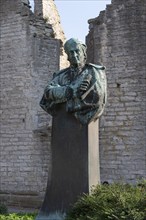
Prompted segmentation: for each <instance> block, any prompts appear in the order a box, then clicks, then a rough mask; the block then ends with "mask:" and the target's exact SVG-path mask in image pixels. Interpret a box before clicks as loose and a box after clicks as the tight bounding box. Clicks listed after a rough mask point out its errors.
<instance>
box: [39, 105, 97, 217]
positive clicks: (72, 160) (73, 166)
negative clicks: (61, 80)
mask: <svg viewBox="0 0 146 220" xmlns="http://www.w3.org/2000/svg"><path fill="white" fill-rule="evenodd" d="M98 149H99V148H98V120H97V121H96V122H91V123H90V124H89V125H81V124H80V123H79V122H78V121H77V120H76V118H75V117H74V116H73V115H72V114H71V113H67V112H66V110H65V105H64V104H61V105H59V108H58V109H57V112H56V115H55V116H54V118H53V126H52V171H51V181H48V185H47V190H46V195H45V199H44V202H43V205H42V208H41V210H40V214H39V215H38V217H37V219H36V220H62V219H64V217H65V213H66V211H67V210H69V209H70V207H71V206H72V205H73V204H74V203H75V202H76V201H77V199H78V197H79V196H81V195H82V194H83V193H89V191H90V188H91V186H92V185H96V184H97V183H99V181H100V177H99V152H98Z"/></svg>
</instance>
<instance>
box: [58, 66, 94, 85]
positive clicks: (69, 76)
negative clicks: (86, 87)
mask: <svg viewBox="0 0 146 220" xmlns="http://www.w3.org/2000/svg"><path fill="white" fill-rule="evenodd" d="M89 72H90V71H89V70H88V69H85V70H83V71H82V72H81V73H79V74H77V73H75V72H71V71H70V72H68V73H65V74H63V75H62V76H60V79H59V84H60V85H61V86H63V85H64V86H65V85H70V84H80V83H81V82H82V81H83V80H84V78H85V77H86V76H87V75H89V74H90V73H89Z"/></svg>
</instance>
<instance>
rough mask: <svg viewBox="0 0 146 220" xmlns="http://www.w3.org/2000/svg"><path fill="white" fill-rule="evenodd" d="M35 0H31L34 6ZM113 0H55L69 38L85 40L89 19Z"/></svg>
mask: <svg viewBox="0 0 146 220" xmlns="http://www.w3.org/2000/svg"><path fill="white" fill-rule="evenodd" d="M33 2H34V0H30V4H31V6H32V8H33ZM110 3H111V0H55V4H56V6H57V9H58V12H59V15H60V19H61V25H62V28H63V30H64V33H65V36H66V38H67V39H70V38H72V37H74V38H77V39H79V40H81V41H82V42H85V37H86V35H87V34H88V32H89V24H88V20H89V19H91V18H95V17H97V16H98V15H99V13H100V11H102V10H105V8H106V5H107V4H110Z"/></svg>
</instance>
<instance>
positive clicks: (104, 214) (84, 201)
mask: <svg viewBox="0 0 146 220" xmlns="http://www.w3.org/2000/svg"><path fill="white" fill-rule="evenodd" d="M66 220H146V181H143V183H141V184H137V185H136V186H133V185H130V184H116V183H115V184H110V185H97V186H96V187H95V188H94V189H92V192H91V194H90V195H87V194H84V195H83V196H82V197H81V198H79V200H78V201H77V202H76V203H75V205H74V206H73V207H72V209H71V210H70V211H69V213H68V214H67V217H66Z"/></svg>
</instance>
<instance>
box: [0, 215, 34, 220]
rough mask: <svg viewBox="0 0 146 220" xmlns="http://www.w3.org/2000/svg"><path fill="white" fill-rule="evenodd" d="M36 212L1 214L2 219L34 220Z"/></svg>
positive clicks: (0, 219)
mask: <svg viewBox="0 0 146 220" xmlns="http://www.w3.org/2000/svg"><path fill="white" fill-rule="evenodd" d="M35 217H36V214H9V215H0V220H34V219H35Z"/></svg>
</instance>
